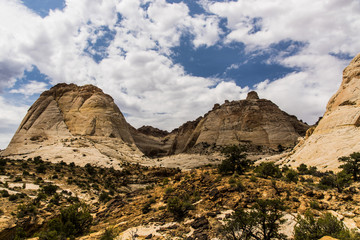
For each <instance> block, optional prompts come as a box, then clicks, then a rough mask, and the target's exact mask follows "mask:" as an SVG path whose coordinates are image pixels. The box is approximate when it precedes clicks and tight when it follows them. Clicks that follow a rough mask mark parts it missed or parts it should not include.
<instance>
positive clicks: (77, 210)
mask: <svg viewBox="0 0 360 240" xmlns="http://www.w3.org/2000/svg"><path fill="white" fill-rule="evenodd" d="M92 221H93V218H92V216H91V215H90V212H89V210H88V206H87V205H86V204H83V203H78V204H74V205H71V206H69V207H67V208H65V209H62V210H61V214H60V216H58V217H56V218H54V219H52V220H50V221H49V223H48V224H47V228H46V230H45V231H43V232H42V233H41V234H40V236H39V240H50V239H66V238H70V239H74V238H75V237H79V236H82V235H83V234H85V233H87V232H88V231H89V229H90V226H91V224H92Z"/></svg>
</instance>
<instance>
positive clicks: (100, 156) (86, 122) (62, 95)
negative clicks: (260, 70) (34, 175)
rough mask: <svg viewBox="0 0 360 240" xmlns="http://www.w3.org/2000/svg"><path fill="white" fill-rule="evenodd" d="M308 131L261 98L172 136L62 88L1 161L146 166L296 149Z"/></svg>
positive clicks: (92, 92) (230, 105)
mask: <svg viewBox="0 0 360 240" xmlns="http://www.w3.org/2000/svg"><path fill="white" fill-rule="evenodd" d="M307 129H308V126H307V125H306V124H304V123H302V122H300V121H298V120H297V119H296V117H294V116H290V115H288V114H286V113H285V112H283V111H281V110H280V109H279V108H278V106H276V105H275V104H274V103H272V102H271V101H269V100H265V99H259V97H258V95H257V93H256V92H250V93H249V94H248V97H247V98H246V100H241V101H232V102H229V101H225V103H224V104H223V105H219V104H215V105H214V108H213V109H212V110H211V111H209V112H208V113H207V114H205V116H204V117H199V118H198V119H196V120H195V121H191V122H187V123H185V124H183V125H182V126H181V127H179V128H178V129H175V130H173V131H172V132H171V133H168V132H166V131H162V130H159V129H156V128H153V127H149V126H144V127H141V128H139V129H135V128H133V127H132V126H130V125H129V124H128V123H127V122H126V120H125V118H124V116H123V115H122V113H121V112H120V110H119V108H118V107H117V106H116V105H115V103H114V101H113V99H112V98H111V97H110V96H109V95H106V94H104V93H103V92H102V90H101V89H99V88H97V87H95V86H91V85H86V86H83V87H78V86H76V85H74V84H70V85H67V84H58V85H56V86H54V87H53V88H51V89H50V90H49V91H46V92H44V93H43V94H41V96H40V98H39V99H38V100H37V101H36V102H35V103H34V104H33V106H31V108H30V109H29V111H28V113H27V115H26V116H25V118H24V120H23V121H22V123H21V125H20V127H19V129H18V130H17V132H16V133H15V135H14V137H13V139H12V140H11V142H10V144H9V146H8V148H7V149H6V150H5V151H4V152H3V153H2V156H9V155H17V156H19V155H22V156H27V157H33V156H37V155H41V156H42V157H43V158H44V159H46V158H48V159H54V158H55V159H57V160H59V161H60V160H67V161H77V162H78V163H80V164H85V163H87V162H94V161H95V163H104V162H106V163H110V164H113V163H112V161H113V160H114V159H117V160H127V161H134V162H144V161H146V158H143V157H142V156H143V155H146V156H150V157H161V156H168V155H172V154H178V153H200V152H202V151H203V150H204V149H208V148H209V146H210V147H212V148H213V149H214V148H216V147H218V146H225V145H231V144H248V145H249V144H250V145H252V146H266V147H269V148H274V149H276V148H277V146H278V145H282V146H293V145H295V143H296V141H297V139H298V137H299V136H300V135H304V134H305V131H306V130H307ZM149 161H150V160H149ZM117 163H118V162H114V164H115V165H116V164H117Z"/></svg>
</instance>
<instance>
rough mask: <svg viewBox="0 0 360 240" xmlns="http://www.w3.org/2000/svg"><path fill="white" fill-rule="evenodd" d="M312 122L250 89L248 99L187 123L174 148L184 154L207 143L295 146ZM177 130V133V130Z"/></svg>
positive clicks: (178, 131) (179, 133) (226, 102)
mask: <svg viewBox="0 0 360 240" xmlns="http://www.w3.org/2000/svg"><path fill="white" fill-rule="evenodd" d="M308 128H309V127H308V125H307V124H304V123H302V122H300V121H298V120H297V118H296V117H295V116H290V115H288V114H287V113H285V112H283V111H281V110H280V109H279V107H278V106H277V105H275V104H274V103H272V102H271V101H269V100H266V99H259V97H258V95H257V93H256V92H250V93H249V94H248V96H247V98H246V100H240V101H232V102H229V101H225V103H224V104H223V105H221V106H220V105H219V104H215V106H214V108H213V109H212V110H211V111H209V112H208V113H207V114H205V116H204V117H202V118H198V119H197V120H195V121H193V122H187V123H185V124H184V125H182V126H181V127H180V128H179V129H177V130H175V131H174V132H175V133H176V136H175V139H174V143H173V146H172V149H171V152H172V153H180V152H184V151H189V150H191V149H192V148H196V146H197V145H199V144H202V145H206V146H209V145H210V146H225V145H231V144H244V143H248V144H252V145H256V146H266V147H270V148H277V147H278V145H282V146H294V145H295V144H296V142H297V139H298V138H299V137H300V136H301V135H304V134H305V132H306V130H307V129H308ZM174 132H173V133H174Z"/></svg>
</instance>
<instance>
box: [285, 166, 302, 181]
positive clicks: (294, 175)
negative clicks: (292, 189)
mask: <svg viewBox="0 0 360 240" xmlns="http://www.w3.org/2000/svg"><path fill="white" fill-rule="evenodd" d="M298 180H299V174H298V172H297V171H296V170H294V169H289V170H288V171H287V172H286V173H285V181H287V182H294V183H297V182H298Z"/></svg>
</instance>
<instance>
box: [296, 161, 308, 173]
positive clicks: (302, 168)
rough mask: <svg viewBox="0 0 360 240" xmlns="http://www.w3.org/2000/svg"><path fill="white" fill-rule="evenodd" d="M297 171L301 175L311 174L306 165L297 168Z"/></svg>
mask: <svg viewBox="0 0 360 240" xmlns="http://www.w3.org/2000/svg"><path fill="white" fill-rule="evenodd" d="M297 170H298V172H299V174H300V175H305V174H308V172H309V169H308V167H307V166H306V164H304V163H302V164H300V166H298V167H297Z"/></svg>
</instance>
